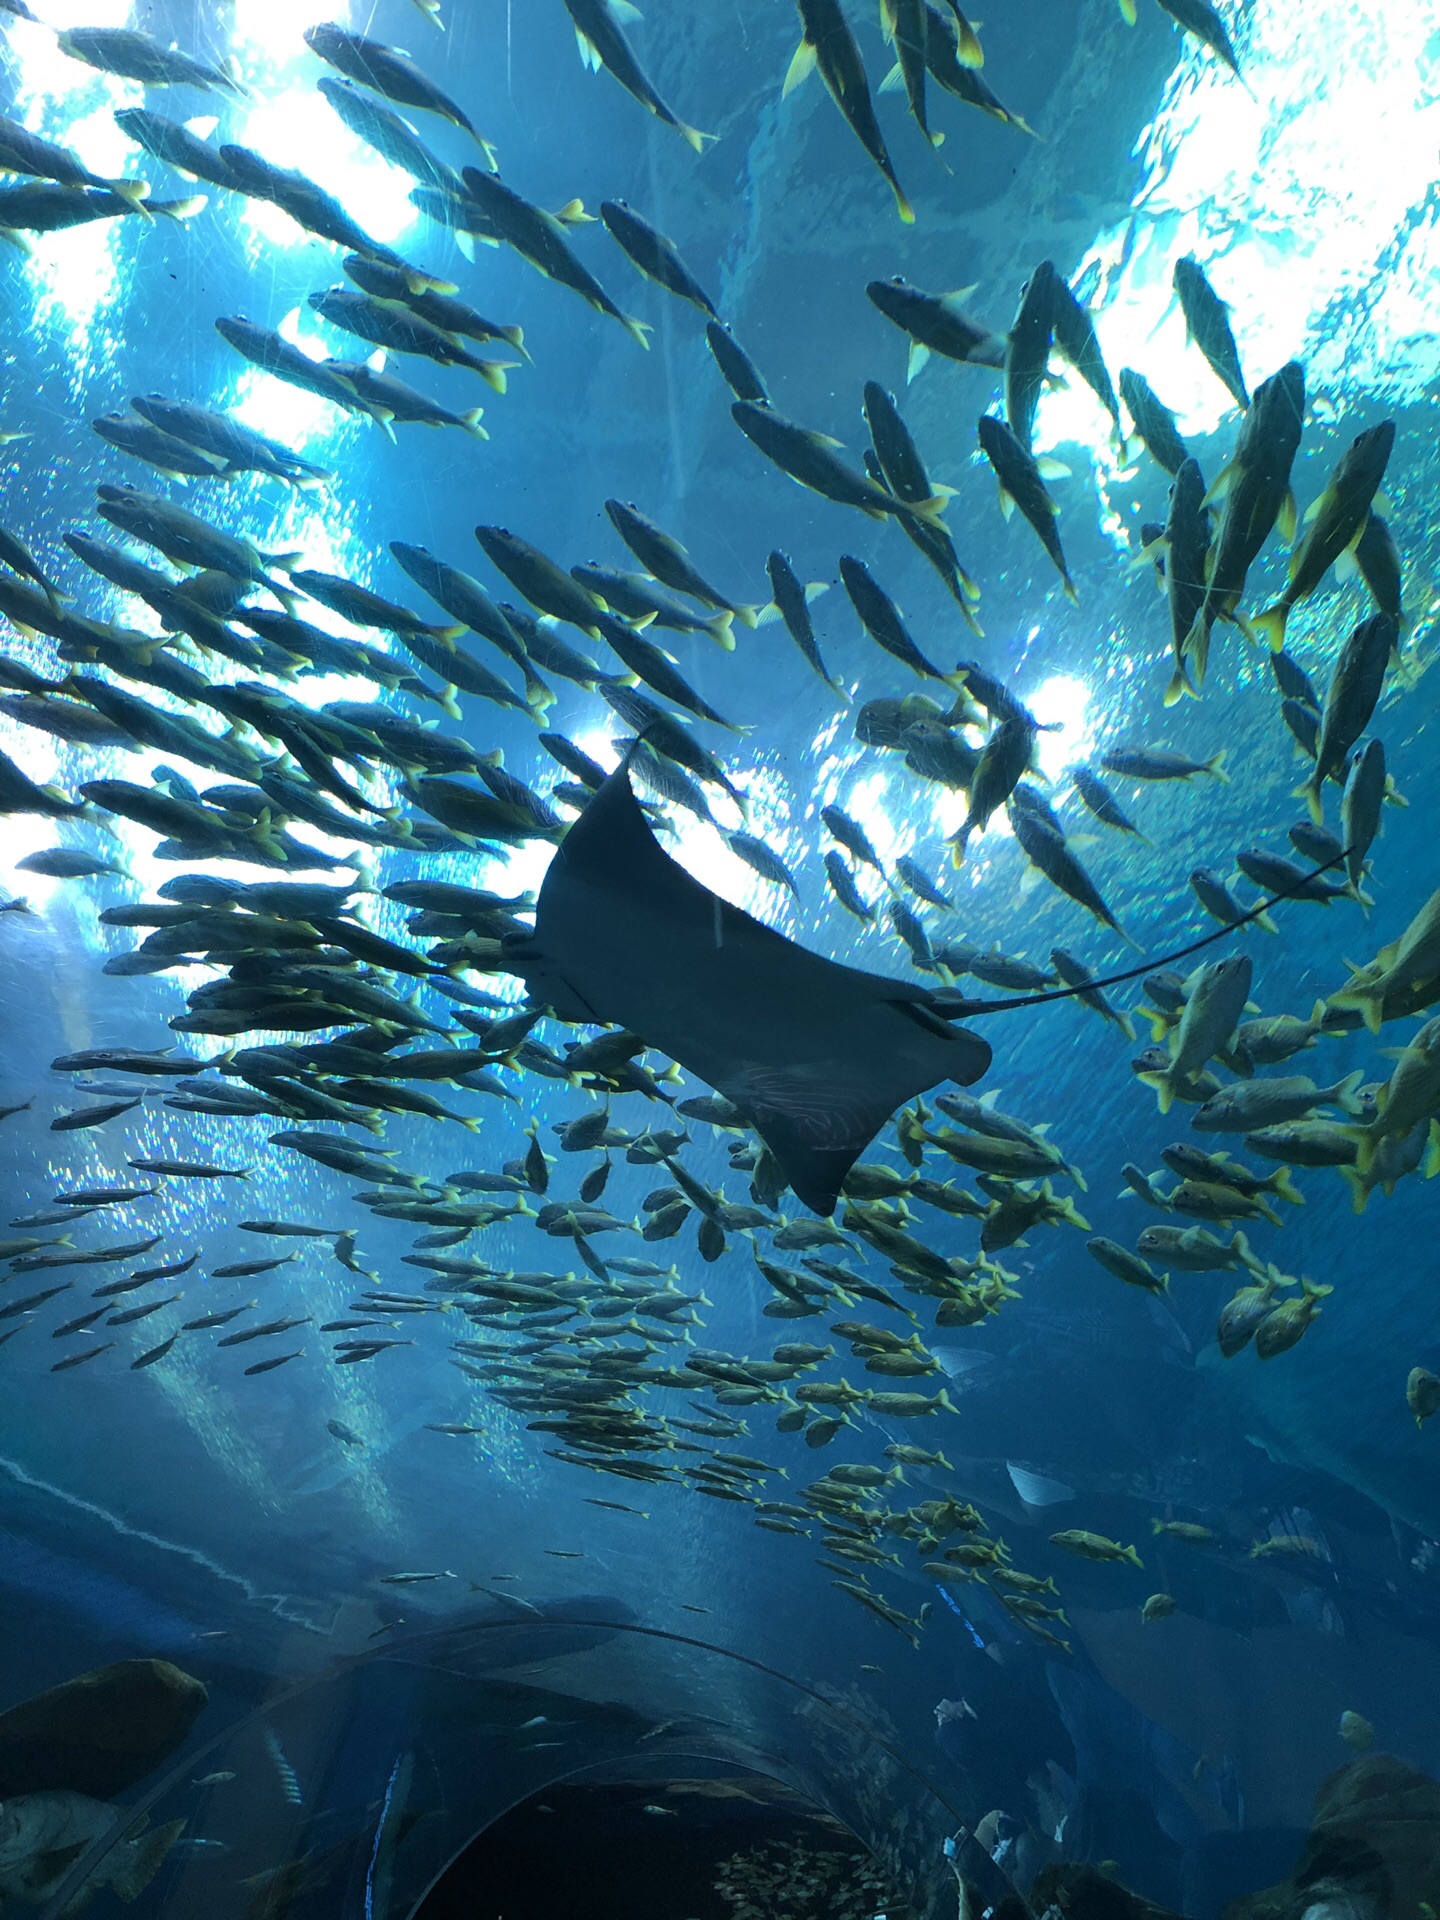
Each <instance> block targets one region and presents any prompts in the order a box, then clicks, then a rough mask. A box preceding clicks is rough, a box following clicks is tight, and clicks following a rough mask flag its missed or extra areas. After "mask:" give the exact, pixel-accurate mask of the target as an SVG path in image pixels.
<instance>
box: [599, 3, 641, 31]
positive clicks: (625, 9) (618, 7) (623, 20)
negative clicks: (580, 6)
mask: <svg viewBox="0 0 1440 1920" xmlns="http://www.w3.org/2000/svg"><path fill="white" fill-rule="evenodd" d="M604 5H605V11H606V12H607V13H608V14H609V16H610V18H611V19H612V20H613V21H614V22H615V24H616V25H617V26H620V27H633V26H635V25H636V23H637V22H638V21H641V20H643V19H644V18H645V16H644V14H643V13H641V11H640V9H639V7H637V6H636V5H635V4H634V0H604Z"/></svg>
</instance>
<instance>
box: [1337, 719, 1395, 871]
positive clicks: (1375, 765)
mask: <svg viewBox="0 0 1440 1920" xmlns="http://www.w3.org/2000/svg"><path fill="white" fill-rule="evenodd" d="M1389 786H1390V781H1389V775H1388V774H1387V772H1386V770H1385V749H1384V747H1383V746H1382V745H1381V743H1380V741H1378V740H1367V741H1366V742H1365V745H1364V746H1363V747H1361V748H1360V749H1359V750H1358V751H1357V752H1355V753H1353V754H1352V755H1351V756H1350V764H1349V767H1348V769H1347V770H1346V774H1345V785H1344V788H1343V789H1342V791H1341V795H1340V837H1341V840H1342V842H1343V844H1344V848H1345V871H1346V874H1347V875H1348V876H1349V880H1350V884H1351V886H1352V887H1354V888H1355V889H1356V891H1357V893H1358V891H1359V888H1360V882H1361V880H1362V879H1363V878H1364V875H1365V871H1366V865H1367V862H1366V855H1367V854H1368V853H1369V851H1370V849H1371V847H1372V846H1373V845H1374V843H1375V840H1376V838H1377V836H1378V834H1379V832H1380V816H1381V809H1382V808H1383V806H1384V804H1385V800H1386V798H1387V797H1388V794H1389Z"/></svg>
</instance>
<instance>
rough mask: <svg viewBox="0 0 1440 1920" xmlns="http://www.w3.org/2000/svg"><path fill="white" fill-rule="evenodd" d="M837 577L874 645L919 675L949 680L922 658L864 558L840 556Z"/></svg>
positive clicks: (930, 678)
mask: <svg viewBox="0 0 1440 1920" xmlns="http://www.w3.org/2000/svg"><path fill="white" fill-rule="evenodd" d="M840 580H841V584H842V585H843V586H844V588H845V591H846V593H847V594H848V595H849V596H850V604H851V606H852V607H854V609H855V612H856V614H857V615H858V616H859V620H860V624H861V626H862V627H864V629H865V631H866V632H867V633H868V634H869V635H870V638H871V639H872V640H873V641H874V642H875V644H876V646H878V647H883V648H884V650H885V652H886V653H888V654H889V655H890V656H891V657H892V659H895V660H899V661H900V662H901V663H902V665H904V666H907V667H909V668H910V670H911V672H912V673H917V674H919V675H920V677H921V678H922V679H929V680H940V681H944V682H947V683H948V682H949V680H950V676H949V675H948V674H945V673H942V672H941V671H940V669H939V667H937V666H935V665H934V664H933V663H932V662H931V661H929V660H927V659H926V658H925V655H924V654H923V653H922V652H921V651H920V649H919V647H917V646H916V644H915V642H914V640H913V639H912V638H911V637H910V634H909V632H908V630H907V628H906V626H905V623H904V621H903V620H902V618H901V616H900V610H899V608H898V607H897V606H896V605H895V602H894V601H893V600H892V599H891V598H890V596H889V594H888V593H886V592H885V590H884V588H883V587H881V586H880V585H879V583H878V582H877V581H876V579H875V578H874V576H873V574H871V572H870V570H869V568H868V567H867V566H866V565H865V563H864V561H863V560H857V559H856V558H855V557H854V555H853V554H849V553H845V554H842V555H841V556H840Z"/></svg>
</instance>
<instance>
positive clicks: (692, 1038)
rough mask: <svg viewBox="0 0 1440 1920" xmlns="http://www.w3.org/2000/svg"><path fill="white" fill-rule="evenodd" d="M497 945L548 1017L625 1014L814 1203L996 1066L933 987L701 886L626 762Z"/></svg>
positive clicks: (821, 1207) (830, 1197)
mask: <svg viewBox="0 0 1440 1920" xmlns="http://www.w3.org/2000/svg"><path fill="white" fill-rule="evenodd" d="M506 957H507V960H508V961H509V962H510V963H511V964H512V965H513V967H514V970H515V972H517V973H519V974H521V975H522V976H523V978H524V980H525V983H526V985H527V987H528V988H529V991H530V995H531V998H532V999H533V1000H534V1001H535V1002H536V1003H537V1004H539V1005H544V1006H548V1007H550V1008H551V1009H552V1010H553V1012H554V1013H555V1015H556V1017H557V1018H558V1019H561V1020H575V1021H594V1022H598V1023H602V1024H608V1025H614V1026H622V1027H628V1028H630V1029H631V1030H632V1031H633V1032H635V1033H637V1034H640V1035H642V1036H643V1038H644V1039H645V1041H646V1043H647V1044H648V1045H649V1046H652V1047H655V1048H657V1049H659V1050H660V1051H661V1052H664V1053H667V1054H669V1055H670V1057H671V1058H672V1059H674V1060H677V1061H678V1062H679V1063H680V1065H681V1066H682V1067H685V1068H686V1069H687V1070H688V1071H689V1072H691V1073H693V1074H694V1075H695V1076H696V1078H697V1079H700V1080H703V1081H705V1082H706V1084H707V1085H709V1086H711V1087H713V1088H714V1089H715V1091H716V1092H717V1093H721V1094H723V1095H724V1096H725V1098H726V1099H727V1100H731V1101H733V1102H734V1104H735V1105H736V1106H737V1107H738V1108H739V1109H740V1110H741V1112H742V1113H744V1115H745V1116H746V1118H747V1119H748V1120H749V1121H750V1122H751V1124H752V1125H753V1126H754V1128H755V1130H756V1132H757V1133H758V1134H759V1135H760V1137H761V1139H762V1140H763V1141H764V1142H765V1144H766V1145H767V1146H768V1147H769V1148H770V1151H771V1152H772V1153H773V1154H774V1155H775V1157H776V1159H777V1160H778V1161H779V1162H780V1165H781V1167H782V1168H783V1169H784V1172H785V1177H786V1179H787V1180H788V1181H789V1183H790V1185H791V1187H792V1188H793V1189H794V1191H795V1193H796V1194H797V1196H798V1197H799V1198H800V1200H802V1201H803V1202H804V1204H805V1205H806V1206H807V1207H812V1208H813V1209H814V1210H815V1212H816V1213H821V1214H828V1213H830V1212H832V1211H833V1209H834V1206H835V1202H836V1200H837V1199H838V1197H839V1193H840V1187H841V1184H842V1183H843V1181H844V1179H845V1176H846V1174H847V1173H849V1171H850V1169H851V1167H852V1166H853V1165H854V1164H855V1162H856V1160H858V1159H859V1157H860V1155H861V1154H862V1153H863V1152H864V1151H865V1149H866V1147H867V1146H868V1145H869V1144H870V1142H871V1140H873V1139H874V1137H875V1135H876V1134H877V1133H878V1132H879V1130H880V1128H881V1127H883V1126H884V1124H885V1122H886V1121H887V1120H888V1119H889V1118H890V1116H891V1115H892V1114H893V1113H894V1112H895V1110H896V1108H897V1107H900V1106H902V1105H903V1104H904V1102H905V1101H907V1100H909V1099H911V1098H912V1097H913V1096H914V1095H916V1094H918V1093H923V1092H924V1091H925V1089H926V1088H927V1087H933V1086H935V1085H937V1084H938V1083H939V1082H940V1081H942V1080H954V1081H958V1082H959V1083H960V1084H961V1085H962V1086H969V1085H970V1084H971V1082H973V1081H975V1080H978V1079H979V1078H980V1076H981V1075H982V1074H983V1073H984V1072H985V1071H986V1069H987V1068H988V1067H989V1065H990V1057H991V1056H990V1048H989V1046H988V1045H987V1044H986V1042H985V1041H984V1040H981V1039H980V1038H979V1037H978V1036H977V1035H975V1034H973V1033H968V1032H967V1031H966V1030H965V1029H964V1028H957V1027H954V1026H951V1025H949V1024H948V1023H947V1021H946V1020H945V1018H944V1017H943V1016H942V1013H941V1011H940V1010H939V1009H940V1008H941V1007H942V1006H944V1004H945V1002H944V1000H943V999H942V998H941V997H940V996H938V995H936V994H933V993H932V992H931V991H930V990H929V989H928V988H926V987H922V986H918V985H912V984H911V983H909V982H908V981H904V980H889V979H886V978H884V977H883V976H882V975H880V974H874V973H862V972H861V971H860V970H859V969H858V968H855V967H843V966H840V965H839V964H838V963H837V962H836V961H834V960H826V959H824V958H823V957H822V956H821V955H819V954H816V953H811V952H809V951H808V950H807V949H806V948H805V947H802V946H798V945H797V944H796V943H795V942H794V941H793V940H787V939H786V938H785V936H784V935H783V934H779V933H776V932H775V931H774V929H773V928H771V927H766V926H762V925H761V923H760V922H759V921H758V920H754V919H752V918H751V917H750V915H749V914H748V913H743V912H741V910H740V909H739V908H738V907H732V906H730V905H729V904H728V903H727V902H726V901H724V900H722V899H720V897H719V895H718V894H714V893H712V892H711V891H710V889H709V888H708V887H705V886H702V885H701V883H700V882H699V881H698V880H696V879H695V878H693V876H692V875H690V874H688V873H687V872H686V871H685V869H684V868H683V867H682V866H680V865H678V864H677V863H676V862H675V861H674V860H672V859H671V858H670V856H669V855H668V854H667V853H666V852H665V850H664V849H663V848H662V847H661V845H660V843H659V842H658V841H657V840H656V838H655V836H654V834H653V833H652V832H651V830H650V826H649V823H648V822H647V821H646V818H645V815H644V813H643V812H642V811H641V808H640V804H639V802H638V801H637V800H636V798H635V795H634V793H633V791H632V789H631V786H630V778H629V774H628V772H627V770H626V768H625V766H624V765H622V766H620V767H618V768H617V769H616V771H615V772H614V773H612V774H611V775H610V777H609V778H608V779H607V780H606V782H605V784H604V785H603V786H602V787H601V788H600V789H599V790H598V792H597V793H596V794H595V796H594V798H593V799H592V800H591V801H590V802H589V804H588V805H587V806H586V808H585V810H584V812H583V813H582V814H581V816H580V818H579V819H578V820H577V821H576V822H575V824H574V826H572V827H571V829H570V831H569V832H568V833H567V834H566V836H565V838H564V840H563V841H562V842H561V844H560V848H559V850H558V852H557V853H556V855H555V858H554V859H553V860H552V861H551V863H550V867H549V870H548V872H547V873H546V875H545V880H544V884H543V885H542V887H541V889H540V898H539V901H538V903H537V906H536V912H535V932H534V934H533V936H521V935H514V936H511V937H510V938H509V939H507V941H506Z"/></svg>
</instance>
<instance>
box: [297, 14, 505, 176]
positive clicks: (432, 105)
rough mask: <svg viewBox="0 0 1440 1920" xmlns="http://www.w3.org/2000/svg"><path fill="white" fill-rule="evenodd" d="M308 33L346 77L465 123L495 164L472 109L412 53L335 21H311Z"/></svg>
mask: <svg viewBox="0 0 1440 1920" xmlns="http://www.w3.org/2000/svg"><path fill="white" fill-rule="evenodd" d="M304 39H305V44H306V46H308V47H309V49H310V51H311V52H312V53H314V54H318V55H319V57H320V58H321V59H322V60H323V61H325V63H326V64H327V65H328V66H332V67H334V68H335V69H336V71H337V72H339V73H343V74H344V75H345V76H346V77H347V79H350V80H358V81H359V83H360V85H361V86H362V87H369V88H371V89H372V90H373V91H374V92H375V93H378V94H381V95H383V97H384V98H385V99H387V100H390V101H393V102H394V103H395V105H396V106H400V107H415V108H418V110H419V111H420V112H421V113H433V114H435V115H436V117H437V118H438V119H441V120H448V121H449V122H450V124H451V125H452V126H456V127H460V128H462V129H463V130H464V131H465V132H466V133H468V134H469V135H470V137H471V138H472V139H473V140H474V141H475V143H476V145H477V146H478V147H479V148H480V150H481V152H482V153H483V154H484V155H485V160H486V164H487V165H488V166H490V167H493V166H494V165H495V150H494V148H493V147H492V146H491V145H490V143H489V141H488V140H486V139H485V138H484V137H483V135H482V134H480V133H479V132H478V131H477V130H476V128H475V125H474V123H473V122H472V121H471V119H470V117H469V115H468V114H466V112H465V111H464V109H463V108H461V107H460V106H458V105H457V104H456V103H455V101H453V100H452V99H451V98H450V97H449V95H448V94H446V93H443V92H442V91H441V90H440V88H439V87H437V86H436V84H435V82H434V81H433V80H431V79H430V78H429V76H428V75H427V74H425V73H424V72H422V71H421V69H420V67H419V66H417V65H416V63H415V61H414V60H412V59H411V58H410V55H409V54H408V53H403V52H401V50H400V49H399V48H398V47H388V46H386V45H385V44H384V43H383V42H382V41H379V40H371V39H367V37H366V36H365V35H364V34H360V33H351V32H349V31H348V30H347V29H346V28H344V27H339V26H336V25H334V24H333V22H327V23H325V24H324V25H321V26H315V27H307V28H306V29H305V34H304Z"/></svg>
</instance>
